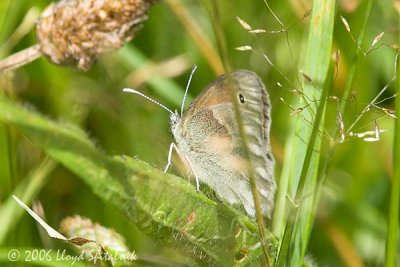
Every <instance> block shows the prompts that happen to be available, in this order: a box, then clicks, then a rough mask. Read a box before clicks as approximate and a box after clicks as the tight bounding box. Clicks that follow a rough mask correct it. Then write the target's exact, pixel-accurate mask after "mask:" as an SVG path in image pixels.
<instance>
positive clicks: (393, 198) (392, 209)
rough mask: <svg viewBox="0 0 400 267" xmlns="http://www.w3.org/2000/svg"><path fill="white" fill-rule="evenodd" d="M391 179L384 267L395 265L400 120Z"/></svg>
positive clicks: (399, 100) (399, 108) (398, 63)
mask: <svg viewBox="0 0 400 267" xmlns="http://www.w3.org/2000/svg"><path fill="white" fill-rule="evenodd" d="M396 56H397V61H396V67H397V70H396V71H397V73H396V74H397V82H396V87H397V92H398V93H399V92H400V68H399V66H400V57H399V52H397V55H396ZM396 114H400V98H399V97H396ZM393 168H394V171H393V179H392V180H391V186H390V187H389V188H390V202H389V214H388V219H387V235H386V257H385V258H386V261H385V266H386V267H394V266H397V265H396V259H397V253H398V248H397V247H398V246H397V244H398V235H399V208H400V206H399V202H400V120H399V119H396V120H395V129H394V142H393Z"/></svg>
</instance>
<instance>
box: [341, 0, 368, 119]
mask: <svg viewBox="0 0 400 267" xmlns="http://www.w3.org/2000/svg"><path fill="white" fill-rule="evenodd" d="M373 2H374V1H373V0H368V2H367V6H366V8H365V12H364V20H363V24H362V27H361V29H360V33H359V35H358V38H357V43H356V48H355V51H354V56H353V61H352V64H351V66H350V70H349V74H348V76H347V79H346V84H345V86H344V90H343V99H345V100H348V99H349V98H350V94H351V89H352V88H353V86H354V82H355V77H356V76H357V72H358V68H359V59H360V56H361V55H362V50H361V45H362V43H363V41H364V35H365V31H366V29H367V24H368V19H369V14H370V13H371V8H372V4H373ZM347 103H348V101H341V102H340V103H339V112H340V114H343V112H344V110H345V108H346V105H347Z"/></svg>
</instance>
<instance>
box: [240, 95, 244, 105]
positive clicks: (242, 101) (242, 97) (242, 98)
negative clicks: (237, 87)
mask: <svg viewBox="0 0 400 267" xmlns="http://www.w3.org/2000/svg"><path fill="white" fill-rule="evenodd" d="M239 100H240V103H242V104H243V103H244V96H243V95H242V94H239Z"/></svg>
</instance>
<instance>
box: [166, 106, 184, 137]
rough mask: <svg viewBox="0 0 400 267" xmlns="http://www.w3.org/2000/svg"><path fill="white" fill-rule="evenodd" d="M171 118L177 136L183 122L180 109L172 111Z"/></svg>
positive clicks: (172, 128)
mask: <svg viewBox="0 0 400 267" xmlns="http://www.w3.org/2000/svg"><path fill="white" fill-rule="evenodd" d="M169 119H170V120H171V130H172V133H173V135H174V136H176V132H177V129H178V128H179V124H180V122H181V115H180V114H179V112H178V110H175V112H172V113H170V115H169Z"/></svg>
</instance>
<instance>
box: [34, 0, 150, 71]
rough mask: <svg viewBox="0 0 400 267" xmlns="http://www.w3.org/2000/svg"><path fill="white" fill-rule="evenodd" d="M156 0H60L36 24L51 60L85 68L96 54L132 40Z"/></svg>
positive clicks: (46, 53) (43, 50) (40, 40)
mask: <svg viewBox="0 0 400 267" xmlns="http://www.w3.org/2000/svg"><path fill="white" fill-rule="evenodd" d="M154 2H156V1H155V0H61V1H60V2H58V3H53V4H51V5H50V6H48V7H47V9H46V10H45V11H44V12H43V13H42V15H41V17H40V19H39V20H38V22H37V25H36V33H37V37H38V41H39V44H40V49H41V52H42V53H43V54H44V55H45V56H46V57H48V58H49V59H50V61H51V62H53V63H55V64H59V65H73V66H75V67H77V68H78V69H81V70H88V69H89V68H90V66H91V65H92V64H93V63H94V61H95V60H96V59H97V57H98V56H99V55H101V54H103V53H106V52H109V51H112V50H114V49H117V48H120V47H121V46H123V44H124V43H125V42H128V41H130V40H132V39H133V38H134V37H135V34H136V32H137V30H138V29H140V27H141V23H142V22H143V21H144V20H146V19H147V16H146V13H147V10H148V9H149V8H150V6H151V5H152V4H153V3H154Z"/></svg>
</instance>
